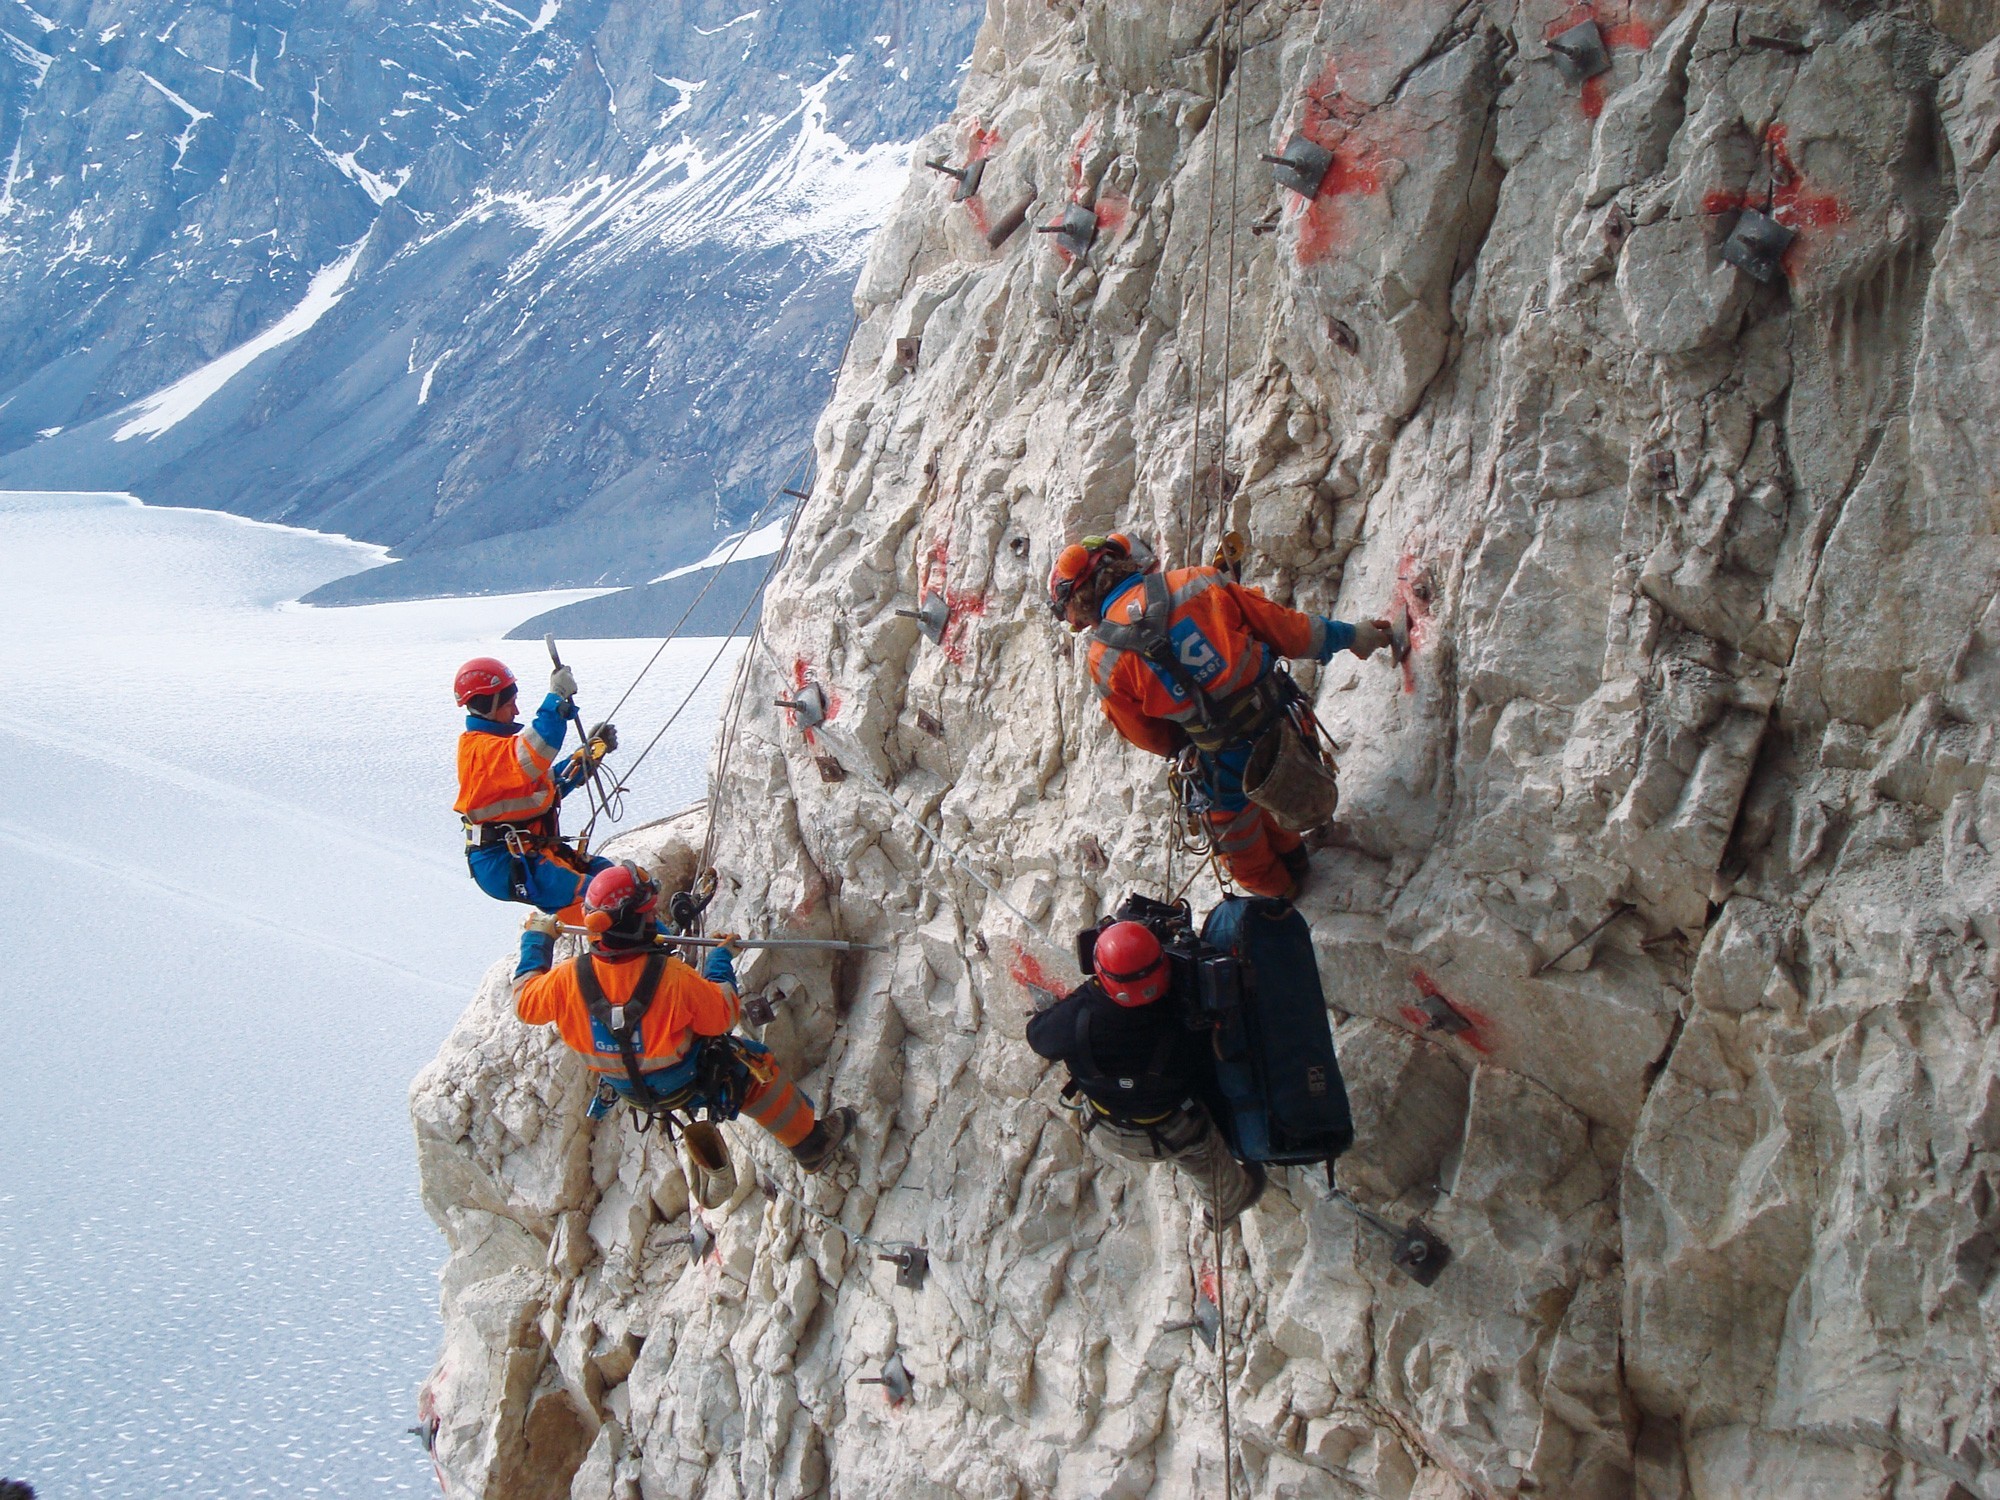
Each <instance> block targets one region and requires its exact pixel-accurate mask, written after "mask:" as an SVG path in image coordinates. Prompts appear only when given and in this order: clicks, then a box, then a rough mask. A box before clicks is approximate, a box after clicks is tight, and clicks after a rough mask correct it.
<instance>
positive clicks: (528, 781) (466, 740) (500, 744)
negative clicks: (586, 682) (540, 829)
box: [452, 693, 565, 823]
mask: <svg viewBox="0 0 2000 1500" xmlns="http://www.w3.org/2000/svg"><path fill="white" fill-rule="evenodd" d="M563 729H564V725H563V713H562V699H560V698H558V697H556V696H555V694H553V693H551V694H550V695H549V696H548V697H546V698H544V699H543V700H542V706H541V707H540V708H538V709H536V710H535V717H534V721H533V722H532V723H528V724H501V723H497V722H496V721H494V720H492V719H482V718H480V717H478V716H477V715H476V714H475V715H472V716H470V717H468V718H467V719H466V721H465V733H463V734H461V735H460V736H459V737H458V801H456V802H454V803H453V804H452V807H453V808H454V810H456V811H457V812H458V813H460V814H461V815H462V816H464V817H466V818H468V819H469V820H471V821H472V822H474V823H526V822H529V821H530V820H532V819H534V818H538V817H540V816H541V815H542V814H543V813H545V812H547V811H548V810H549V809H550V808H552V807H554V806H555V805H556V803H557V801H558V800H559V799H560V798H561V796H562V793H563V791H564V790H565V788H563V787H562V786H560V785H559V784H558V778H557V777H555V776H553V775H551V774H550V770H549V768H550V766H552V765H553V764H554V762H555V758H556V752H557V751H558V750H560V749H561V748H562V742H563Z"/></svg>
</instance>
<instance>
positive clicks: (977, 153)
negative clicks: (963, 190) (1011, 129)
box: [965, 123, 1000, 235]
mask: <svg viewBox="0 0 2000 1500" xmlns="http://www.w3.org/2000/svg"><path fill="white" fill-rule="evenodd" d="M999 146H1000V132H999V131H997V130H993V129H989V128H988V127H987V126H984V125H980V124H976V123H975V124H974V125H973V127H972V133H971V134H970V135H969V136H967V137H966V143H965V159H966V161H967V162H968V163H971V162H975V161H985V160H986V159H987V158H988V157H990V156H991V155H992V154H993V153H994V152H995V151H996V150H997V149H999ZM965 213H966V217H967V218H969V219H971V220H972V227H973V228H974V229H976V230H978V231H979V232H980V234H982V235H984V234H985V233H986V231H987V230H988V229H990V228H991V227H992V224H991V222H990V220H989V219H988V217H987V213H986V204H985V202H984V201H983V200H982V199H981V198H980V196H979V194H977V193H974V194H973V195H972V196H971V197H970V198H967V199H966V200H965Z"/></svg>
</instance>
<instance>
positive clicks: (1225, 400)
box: [1204, 0, 1248, 541]
mask: <svg viewBox="0 0 2000 1500" xmlns="http://www.w3.org/2000/svg"><path fill="white" fill-rule="evenodd" d="M1246 9H1248V7H1247V6H1238V7H1237V10H1236V66H1237V68H1238V69H1239V70H1240V69H1241V68H1242V66H1243V12H1244V11H1245V10H1246ZM1228 15H1229V4H1228V0H1224V6H1223V19H1224V21H1227V19H1228ZM1218 29H1220V28H1218ZM1216 86H1217V88H1218V89H1219V88H1220V87H1221V79H1220V77H1219V76H1218V77H1217V80H1216ZM1220 107H1221V106H1220V103H1219V102H1218V104H1217V108H1220ZM1242 175H1243V81H1242V79H1240V78H1239V79H1238V80H1237V84H1236V113H1235V115H1234V116H1233V117H1232V124H1231V134H1230V145H1229V272H1228V275H1227V276H1225V277H1224V279H1223V287H1222V411H1221V414H1220V417H1219V418H1218V421H1217V425H1218V426H1219V427H1220V428H1221V434H1220V439H1219V441H1218V443H1217V445H1216V453H1217V457H1216V465H1217V467H1218V468H1219V469H1220V470H1221V471H1222V479H1221V482H1220V483H1218V484H1217V485H1216V493H1217V497H1218V501H1219V504H1220V506H1221V508H1222V525H1221V527H1220V529H1219V530H1218V533H1217V540H1218V541H1220V539H1221V533H1223V532H1226V531H1228V529H1229V514H1228V512H1229V484H1228V478H1227V475H1228V472H1229V371H1230V368H1231V360H1232V359H1233V358H1234V348H1235V340H1236V219H1237V213H1236V205H1237V204H1238V203H1239V202H1240V201H1241V198H1240V196H1239V191H1238V184H1239V183H1240V181H1241V180H1242ZM1204 534H1206V533H1204Z"/></svg>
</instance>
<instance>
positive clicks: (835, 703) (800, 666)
mask: <svg viewBox="0 0 2000 1500" xmlns="http://www.w3.org/2000/svg"><path fill="white" fill-rule="evenodd" d="M812 675H813V669H812V663H811V662H809V661H807V660H806V659H805V658H804V657H803V656H795V657H793V658H792V686H793V687H794V688H804V687H805V685H806V684H807V683H808V682H810V681H812ZM820 687H821V690H822V691H826V684H824V683H821V684H820ZM839 712H840V699H839V698H838V697H837V696H836V695H835V694H834V693H832V692H827V693H826V716H827V718H829V719H831V718H833V717H834V715H836V714H838V713H839ZM798 722H799V715H798V710H797V709H791V708H788V709H786V710H785V723H786V725H787V726H796V725H797V724H798ZM800 732H801V733H802V734H803V735H804V736H805V741H806V743H807V744H808V745H811V744H813V743H815V741H814V740H813V732H812V731H811V730H810V729H806V730H801V731H800Z"/></svg>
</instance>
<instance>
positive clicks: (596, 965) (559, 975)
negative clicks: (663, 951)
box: [514, 944, 741, 1079]
mask: <svg viewBox="0 0 2000 1500" xmlns="http://www.w3.org/2000/svg"><path fill="white" fill-rule="evenodd" d="M650 952H651V950H649V949H641V950H640V951H639V952H637V953H635V954H633V955H632V956H631V957H630V958H620V959H617V960H615V961H614V960H611V959H605V958H599V957H595V956H590V957H586V958H584V959H582V960H581V962H584V963H588V964H589V965H590V966H591V968H592V971H593V972H594V973H595V974H596V975H597V982H598V983H599V984H601V985H602V986H604V998H605V999H607V1000H609V1001H610V1002H611V1003H612V1004H613V1005H623V1004H625V1003H626V1002H627V1001H629V1000H631V999H632V997H633V992H634V991H635V990H637V989H638V987H639V978H640V975H641V973H642V972H643V971H644V970H645V967H646V964H645V960H646V959H647V958H648V957H649V956H650ZM522 954H523V958H524V959H527V958H528V953H527V947H526V945H525V944H524V945H523V949H522ZM530 961H532V960H530ZM544 961H545V960H544ZM740 1010H741V1004H740V1002H739V1001H738V1000H737V998H736V991H735V990H733V989H730V988H728V987H727V986H725V985H720V984H712V983H710V982H709V981H708V980H706V979H703V978H702V977H701V976H700V975H699V974H697V973H695V971H694V970H693V969H690V968H689V967H688V966H687V965H686V964H684V963H682V962H681V961H680V960H679V959H677V958H670V959H668V960H667V964H666V968H665V969H664V970H663V971H662V972H661V974H660V987H659V989H658V991H657V992H656V993H655V995H654V998H653V1003H652V1005H651V1006H650V1007H649V1008H648V1009H647V1011H646V1018H645V1020H644V1021H643V1022H641V1023H640V1027H639V1071H640V1072H642V1073H652V1072H657V1071H658V1070H660V1069H662V1068H671V1067H672V1066H673V1065H674V1064H675V1063H677V1062H679V1061H680V1060H681V1059H682V1058H683V1057H685V1056H687V1052H688V1049H689V1048H690V1047H691V1046H693V1045H694V1039H695V1038H696V1037H697V1036H723V1035H726V1034H727V1033H728V1032H729V1031H730V1029H731V1028H733V1027H734V1026H735V1025H736V1018H737V1015H738V1014H739V1012H740ZM514 1014H516V1015H517V1016H519V1017H520V1018H521V1019H522V1020H523V1021H525V1022H527V1023H528V1024H529V1025H530V1026H549V1025H553V1026H554V1027H555V1028H556V1029H557V1030H558V1031H560V1032H561V1033H562V1039H563V1041H564V1042H566V1043H567V1044H568V1045H569V1046H570V1048H571V1049H572V1050H573V1051H575V1052H577V1053H578V1054H580V1055H581V1056H582V1058H583V1060H584V1062H585V1063H586V1064H588V1065H589V1067H590V1069H591V1071H592V1072H596V1073H608V1074H611V1075H612V1076H613V1077H614V1078H619V1079H622V1078H624V1077H625V1060H624V1059H623V1058H622V1057H621V1056H620V1055H619V1052H618V1039H617V1038H616V1037H614V1036H612V1035H611V1032H610V1030H609V1029H608V1028H600V1027H599V1026H598V1025H597V1024H596V1023H594V1022H593V1021H592V1020H591V1019H590V1006H589V1004H588V1003H587V1002H586V1001H585V1000H584V998H583V990H582V988H581V987H580V986H579V985H578V984H577V982H576V972H575V969H574V968H573V967H572V966H571V965H570V964H563V965H562V966H561V967H560V968H555V969H547V970H541V971H539V972H529V973H522V974H517V975H516V976H515V979H514Z"/></svg>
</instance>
